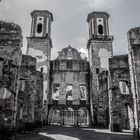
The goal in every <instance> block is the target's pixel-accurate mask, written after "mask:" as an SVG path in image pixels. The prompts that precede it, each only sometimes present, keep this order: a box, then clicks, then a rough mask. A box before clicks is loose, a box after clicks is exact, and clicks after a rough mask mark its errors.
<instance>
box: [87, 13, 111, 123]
mask: <svg viewBox="0 0 140 140" xmlns="http://www.w3.org/2000/svg"><path fill="white" fill-rule="evenodd" d="M108 18H109V15H108V14H107V13H106V12H92V13H90V14H88V17H87V22H88V25H89V40H88V43H87V49H88V57H89V62H90V68H91V74H92V76H91V77H92V78H91V81H92V82H91V94H90V95H91V110H93V111H91V112H93V114H92V117H93V118H94V119H93V123H95V122H96V123H97V122H98V119H97V118H96V120H95V116H94V108H96V107H97V106H98V102H97V101H98V95H99V92H98V91H99V82H98V75H99V73H101V72H103V71H107V70H108V68H109V64H108V59H109V58H111V57H112V55H113V53H112V42H113V36H110V35H109V25H108ZM92 105H93V106H92ZM97 108H98V107H97ZM97 108H96V109H97ZM95 112H96V111H95Z"/></svg>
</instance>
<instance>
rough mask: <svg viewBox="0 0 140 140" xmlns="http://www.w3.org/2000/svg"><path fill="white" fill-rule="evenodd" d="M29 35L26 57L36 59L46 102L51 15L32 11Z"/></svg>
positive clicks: (50, 45)
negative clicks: (41, 72)
mask: <svg viewBox="0 0 140 140" xmlns="http://www.w3.org/2000/svg"><path fill="white" fill-rule="evenodd" d="M31 17H32V24H31V34H30V37H27V55H31V56H33V57H35V58H36V59H37V67H36V69H37V70H39V71H43V73H44V82H43V100H44V102H46V100H47V94H48V92H49V88H48V87H49V69H50V66H49V62H50V58H51V48H52V41H51V23H52V21H53V15H52V13H50V12H49V11H47V10H34V11H33V12H32V13H31Z"/></svg>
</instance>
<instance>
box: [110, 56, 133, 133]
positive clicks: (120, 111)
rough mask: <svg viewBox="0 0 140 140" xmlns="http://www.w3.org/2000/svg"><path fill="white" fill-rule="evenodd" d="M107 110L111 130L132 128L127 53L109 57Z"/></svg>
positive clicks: (131, 102)
mask: <svg viewBox="0 0 140 140" xmlns="http://www.w3.org/2000/svg"><path fill="white" fill-rule="evenodd" d="M109 112H110V129H111V131H122V129H131V130H132V129H133V127H134V126H133V98H132V93H131V84H130V73H129V64H128V55H121V56H113V58H110V59H109Z"/></svg>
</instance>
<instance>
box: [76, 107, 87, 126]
mask: <svg viewBox="0 0 140 140" xmlns="http://www.w3.org/2000/svg"><path fill="white" fill-rule="evenodd" d="M78 125H80V126H85V125H89V114H88V110H87V109H86V108H80V109H79V110H78Z"/></svg>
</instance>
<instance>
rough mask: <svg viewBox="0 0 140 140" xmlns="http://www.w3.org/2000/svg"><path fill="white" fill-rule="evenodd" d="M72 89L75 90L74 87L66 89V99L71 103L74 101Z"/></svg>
mask: <svg viewBox="0 0 140 140" xmlns="http://www.w3.org/2000/svg"><path fill="white" fill-rule="evenodd" d="M72 89H73V86H72V85H67V87H66V99H67V100H69V101H72V100H73V97H72Z"/></svg>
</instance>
